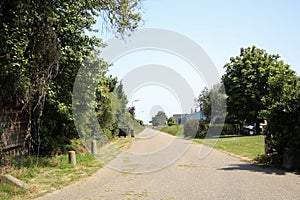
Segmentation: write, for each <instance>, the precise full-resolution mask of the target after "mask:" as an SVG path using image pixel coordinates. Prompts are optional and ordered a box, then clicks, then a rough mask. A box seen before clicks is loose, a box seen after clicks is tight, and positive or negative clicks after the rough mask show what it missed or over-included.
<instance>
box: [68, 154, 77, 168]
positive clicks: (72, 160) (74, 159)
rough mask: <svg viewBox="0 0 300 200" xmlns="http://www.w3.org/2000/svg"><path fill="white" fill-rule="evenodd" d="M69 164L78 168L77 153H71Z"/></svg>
mask: <svg viewBox="0 0 300 200" xmlns="http://www.w3.org/2000/svg"><path fill="white" fill-rule="evenodd" d="M68 155H69V163H70V164H72V165H73V166H74V167H76V154H75V151H69V152H68Z"/></svg>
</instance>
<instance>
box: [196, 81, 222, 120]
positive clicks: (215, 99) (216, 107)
mask: <svg viewBox="0 0 300 200" xmlns="http://www.w3.org/2000/svg"><path fill="white" fill-rule="evenodd" d="M197 102H198V104H199V107H200V109H201V110H202V112H203V114H204V115H205V116H206V120H207V121H208V122H209V121H210V120H212V122H215V121H216V120H217V119H220V118H224V117H225V115H226V94H225V91H224V86H223V85H222V84H221V83H218V84H216V85H214V86H213V87H212V88H211V89H210V90H208V88H206V87H205V88H204V89H203V90H202V91H201V93H200V95H199V97H198V99H197Z"/></svg>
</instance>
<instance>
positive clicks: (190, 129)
mask: <svg viewBox="0 0 300 200" xmlns="http://www.w3.org/2000/svg"><path fill="white" fill-rule="evenodd" d="M206 132H207V122H206V121H204V120H198V119H192V120H188V121H186V122H185V123H184V137H198V138H203V137H205V135H206Z"/></svg>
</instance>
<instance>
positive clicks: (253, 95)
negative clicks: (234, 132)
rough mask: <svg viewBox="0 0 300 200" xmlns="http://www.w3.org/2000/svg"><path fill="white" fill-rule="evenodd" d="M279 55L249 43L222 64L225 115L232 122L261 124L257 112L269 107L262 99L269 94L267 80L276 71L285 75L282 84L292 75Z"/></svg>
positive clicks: (273, 76) (272, 77)
mask: <svg viewBox="0 0 300 200" xmlns="http://www.w3.org/2000/svg"><path fill="white" fill-rule="evenodd" d="M279 58H280V56H279V55H272V54H268V53H267V52H266V51H265V50H263V49H259V48H256V47H255V46H252V47H248V48H241V52H240V55H239V56H236V57H234V58H233V57H232V58H230V62H229V63H227V64H226V65H225V66H224V68H225V69H226V72H225V75H223V77H222V81H223V83H224V86H225V90H226V94H227V95H228V99H227V111H228V116H229V118H231V120H232V121H235V123H239V124H243V123H249V124H252V123H256V124H257V125H258V124H259V123H260V121H261V117H260V115H259V113H260V111H262V110H265V109H266V108H267V106H269V105H268V104H266V102H265V101H263V99H265V98H267V97H268V95H269V93H270V89H271V88H270V87H269V85H268V83H269V81H270V80H272V79H274V78H276V77H275V75H276V74H284V77H285V78H286V79H283V80H282V81H283V82H282V84H283V83H284V82H285V81H286V80H289V79H290V77H291V76H293V73H292V71H291V70H290V69H289V66H288V65H286V64H284V63H283V61H281V60H279ZM279 87H280V86H279ZM256 128H257V132H259V126H256Z"/></svg>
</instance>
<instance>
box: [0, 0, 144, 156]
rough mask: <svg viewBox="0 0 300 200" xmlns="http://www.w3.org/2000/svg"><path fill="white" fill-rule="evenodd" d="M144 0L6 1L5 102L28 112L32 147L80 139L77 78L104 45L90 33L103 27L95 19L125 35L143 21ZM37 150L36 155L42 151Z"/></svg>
mask: <svg viewBox="0 0 300 200" xmlns="http://www.w3.org/2000/svg"><path fill="white" fill-rule="evenodd" d="M139 4H140V1H139V0H129V1H118V0H114V1H97V0H95V1H84V0H79V1H69V0H56V1H45V0H38V1H22V0H15V1H7V0H4V1H1V3H0V31H1V32H0V33H1V34H0V39H1V41H3V42H2V43H1V44H0V57H1V59H0V66H1V73H0V85H1V87H2V90H1V91H2V92H1V94H0V105H11V104H12V105H17V106H18V107H20V109H22V110H23V111H24V112H25V113H27V118H28V131H27V138H31V140H30V146H34V147H36V148H39V145H40V144H41V140H43V142H42V144H45V145H44V146H45V149H43V151H44V150H45V151H49V150H50V149H46V147H47V144H50V146H52V144H55V143H56V142H57V141H59V142H61V143H66V142H67V141H68V140H69V138H72V137H74V135H75V128H74V125H73V121H72V120H73V117H72V112H71V99H72V98H71V97H72V88H73V82H74V80H75V76H76V73H77V71H78V69H79V68H80V67H81V65H82V63H83V60H84V59H85V58H87V56H89V55H90V53H91V51H92V50H93V49H94V48H95V47H99V46H102V45H103V44H102V43H101V40H100V39H98V38H95V37H93V36H89V35H87V34H86V32H87V31H97V30H94V29H93V25H94V24H95V23H96V20H95V17H99V19H100V20H101V22H100V23H103V25H104V26H106V27H107V28H108V29H110V30H111V31H113V32H115V33H119V34H120V35H121V36H122V35H123V34H125V33H126V32H127V31H133V30H135V29H136V28H137V25H138V23H139V21H140V20H141V17H140V15H139ZM42 116H43V118H42ZM48 134H49V135H48ZM54 138H55V139H54ZM36 148H32V150H34V152H33V153H39V149H36Z"/></svg>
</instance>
